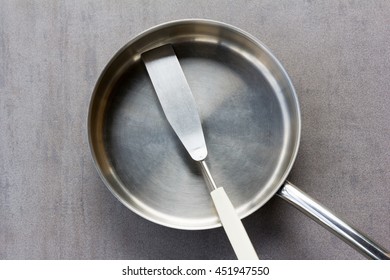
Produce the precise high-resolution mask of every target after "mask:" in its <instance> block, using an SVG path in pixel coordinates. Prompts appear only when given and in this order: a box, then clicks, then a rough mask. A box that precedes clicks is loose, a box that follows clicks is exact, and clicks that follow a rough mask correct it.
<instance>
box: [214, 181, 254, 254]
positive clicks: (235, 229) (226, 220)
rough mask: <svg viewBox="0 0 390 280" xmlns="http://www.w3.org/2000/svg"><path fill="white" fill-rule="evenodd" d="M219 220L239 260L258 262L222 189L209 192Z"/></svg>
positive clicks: (241, 225) (242, 227) (243, 229)
mask: <svg viewBox="0 0 390 280" xmlns="http://www.w3.org/2000/svg"><path fill="white" fill-rule="evenodd" d="M211 197H212V199H213V201H214V205H215V208H216V209H217V212H218V215H219V218H220V220H221V223H222V225H223V228H224V230H225V232H226V235H227V237H228V238H229V241H230V244H231V245H232V247H233V250H234V252H235V253H236V256H237V258H238V259H239V260H258V259H259V257H258V256H257V254H256V251H255V249H254V248H253V245H252V243H251V241H250V239H249V237H248V234H247V233H246V231H245V228H244V226H243V224H242V222H241V220H240V218H238V216H237V213H236V210H235V209H234V207H233V205H232V203H231V202H230V199H229V197H228V196H227V194H226V192H225V190H224V189H223V188H217V189H215V190H213V191H212V192H211Z"/></svg>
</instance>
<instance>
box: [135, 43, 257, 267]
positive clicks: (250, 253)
mask: <svg viewBox="0 0 390 280" xmlns="http://www.w3.org/2000/svg"><path fill="white" fill-rule="evenodd" d="M141 57H142V60H143V61H144V63H145V66H146V70H147V72H148V74H149V77H150V79H151V81H152V84H153V87H154V89H155V91H156V93H157V96H158V99H159V100H160V103H161V106H162V109H163V111H164V113H165V116H166V118H167V120H168V122H169V123H170V125H171V126H172V128H173V130H174V131H175V133H176V134H177V136H178V137H179V139H180V141H181V142H182V143H183V145H184V147H185V148H186V150H187V151H188V153H189V154H190V156H191V157H192V159H193V160H195V161H197V162H199V163H200V167H201V169H202V173H203V175H204V177H205V179H206V181H207V183H208V186H209V188H210V190H211V192H210V194H211V197H212V200H213V202H214V205H215V208H216V210H217V213H218V216H219V219H220V221H221V224H222V226H223V228H224V229H225V232H226V234H227V236H228V238H229V241H230V243H231V245H232V247H233V250H234V252H235V253H236V256H237V258H238V259H246V260H249V259H252V260H253V259H258V256H257V254H256V251H255V250H254V248H253V245H252V243H251V241H250V239H249V237H248V234H247V233H246V231H245V228H244V226H243V224H242V222H241V220H240V219H239V217H238V216H237V213H236V211H235V209H234V207H233V205H232V203H231V201H230V199H229V197H228V196H227V194H226V192H225V190H224V189H223V188H222V187H217V186H216V184H215V182H214V180H213V178H212V177H211V173H210V170H209V168H208V166H207V164H206V161H205V159H206V157H207V147H206V142H205V138H204V135H203V129H202V125H201V121H200V118H199V114H198V110H197V108H196V103H195V99H194V97H193V95H192V92H191V89H190V87H189V85H188V83H187V80H186V78H185V76H184V73H183V70H182V68H181V66H180V63H179V60H178V58H177V56H176V54H175V52H174V49H173V47H172V46H171V45H164V46H161V47H158V48H155V49H152V50H150V51H147V52H145V53H143V54H142V55H141Z"/></svg>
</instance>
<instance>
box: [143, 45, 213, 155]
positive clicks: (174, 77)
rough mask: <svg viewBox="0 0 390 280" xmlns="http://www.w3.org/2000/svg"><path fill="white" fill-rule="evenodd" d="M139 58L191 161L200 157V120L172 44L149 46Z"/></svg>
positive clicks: (203, 148) (202, 145) (204, 152)
mask: <svg viewBox="0 0 390 280" xmlns="http://www.w3.org/2000/svg"><path fill="white" fill-rule="evenodd" d="M142 60H143V61H144V63H145V66H146V70H147V71H148V74H149V77H150V78H151V80H152V83H153V87H154V89H155V91H156V93H157V96H158V99H159V101H160V103H161V106H162V108H163V111H164V113H165V116H166V118H167V120H168V122H169V123H170V125H171V126H172V128H173V130H174V131H175V133H176V134H177V136H178V137H179V139H180V141H181V142H182V143H183V145H184V147H185V148H186V150H187V151H188V153H189V154H190V156H191V157H192V158H193V159H194V160H195V161H201V160H204V159H205V158H206V156H207V147H206V142H205V139H204V135H203V129H202V124H201V121H200V118H199V114H198V110H197V108H196V103H195V100H194V97H193V95H192V92H191V89H190V87H189V85H188V83H187V80H186V77H185V76H184V73H183V70H182V68H181V66H180V63H179V60H178V59H177V56H176V54H175V51H174V50H173V47H172V46H171V45H164V46H161V47H158V48H155V49H152V50H150V51H148V52H145V53H143V54H142ZM161 65H163V67H161ZM162 70H164V71H162Z"/></svg>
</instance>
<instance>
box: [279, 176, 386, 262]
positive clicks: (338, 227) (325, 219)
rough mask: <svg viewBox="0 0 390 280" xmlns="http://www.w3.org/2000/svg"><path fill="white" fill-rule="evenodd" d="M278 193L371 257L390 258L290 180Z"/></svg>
mask: <svg viewBox="0 0 390 280" xmlns="http://www.w3.org/2000/svg"><path fill="white" fill-rule="evenodd" d="M277 195H278V196H280V197H281V198H283V199H284V200H286V201H287V202H289V203H291V204H292V205H293V206H294V207H296V208H297V209H299V210H300V211H302V212H303V213H304V214H306V215H308V216H309V217H310V218H312V219H313V220H314V221H316V222H318V223H319V224H320V225H322V226H324V227H325V228H326V229H328V230H330V231H331V232H333V233H335V234H336V235H337V236H338V237H340V238H341V239H342V240H344V241H345V242H346V243H348V244H349V245H350V246H352V247H353V248H355V249H356V250H357V251H358V252H360V253H362V254H363V255H365V256H367V257H368V258H371V259H378V260H389V259H390V253H389V252H387V251H386V250H385V249H383V248H381V247H380V246H379V245H378V244H376V243H375V242H373V241H372V240H370V239H369V238H368V237H366V236H364V235H363V234H362V233H361V232H359V231H358V230H356V229H354V228H353V227H351V226H350V225H348V224H347V223H345V222H344V221H342V220H341V219H339V218H338V217H336V216H335V215H334V214H333V213H332V212H331V211H329V210H328V209H327V208H325V207H324V206H322V205H321V204H320V203H318V202H317V201H316V200H314V199H313V198H311V197H310V196H309V195H307V194H306V193H304V192H302V191H301V190H300V189H298V188H297V187H296V186H294V185H293V184H291V183H290V182H285V183H284V185H283V186H282V187H281V188H280V189H279V191H278V192H277Z"/></svg>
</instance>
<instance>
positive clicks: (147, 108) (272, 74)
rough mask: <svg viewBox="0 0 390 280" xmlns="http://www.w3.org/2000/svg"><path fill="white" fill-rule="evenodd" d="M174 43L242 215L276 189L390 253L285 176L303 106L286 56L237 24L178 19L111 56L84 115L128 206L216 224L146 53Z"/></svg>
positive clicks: (146, 213) (213, 164)
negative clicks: (149, 68) (158, 90)
mask: <svg viewBox="0 0 390 280" xmlns="http://www.w3.org/2000/svg"><path fill="white" fill-rule="evenodd" d="M165 44H172V45H173V46H174V48H175V52H176V54H177V56H178V58H179V60H180V63H181V66H182V68H183V71H184V73H185V75H186V78H187V81H188V83H189V85H190V87H191V90H192V93H193V95H194V97H195V100H196V102H197V105H198V109H199V114H200V117H201V120H202V126H203V129H204V134H205V138H206V141H207V143H208V149H209V154H210V155H212V156H210V158H209V160H208V162H209V165H210V169H211V170H212V173H213V175H214V177H215V181H216V182H218V184H219V185H221V186H223V187H224V188H225V190H226V192H227V193H228V195H229V197H230V198H231V200H232V202H233V205H235V208H236V210H237V212H238V215H239V216H240V217H241V218H244V217H246V216H248V215H250V214H251V213H253V212H254V211H256V210H257V209H259V208H260V207H261V206H262V205H264V204H265V203H266V202H267V201H268V200H269V199H270V198H271V197H272V196H274V195H275V194H277V195H278V196H280V197H282V198H283V199H285V200H286V201H288V202H290V203H292V204H293V205H294V206H295V207H297V208H298V209H300V210H302V211H303V212H304V213H305V214H307V215H309V216H311V217H312V218H313V219H314V220H316V221H317V222H319V223H321V224H322V225H324V226H325V227H326V228H328V229H330V230H331V231H333V232H335V233H336V234H337V235H338V236H339V237H341V238H342V239H344V240H345V241H347V242H348V243H349V244H350V245H352V246H353V247H355V248H356V249H357V250H358V251H360V252H361V253H363V254H365V255H366V256H368V257H370V258H375V259H386V258H389V257H390V255H389V253H388V252H386V251H385V250H384V249H382V248H380V246H378V245H376V244H375V243H374V242H372V241H370V240H369V239H368V238H367V237H365V236H364V235H363V234H361V233H359V232H358V231H357V230H355V229H353V228H352V227H350V226H349V225H347V224H346V223H344V222H343V221H341V220H340V219H338V218H337V217H336V216H334V215H333V214H332V213H331V212H329V211H328V210H327V209H325V208H324V207H322V206H321V205H319V204H318V203H317V202H315V201H314V200H313V199H311V198H310V197H309V196H308V195H306V194H304V193H303V192H301V191H300V190H299V189H297V188H296V187H295V186H293V185H292V184H290V183H289V182H287V181H286V178H287V175H288V174H289V172H290V169H291V167H292V165H293V163H294V160H295V157H296V155H297V151H298V146H299V141H300V129H301V121H300V111H299V104H298V99H297V95H296V93H295V90H294V87H293V85H292V83H291V81H290V79H289V77H288V75H287V73H286V71H285V70H284V69H283V67H282V65H281V64H280V63H279V62H278V60H277V59H276V58H275V57H274V56H273V55H272V53H271V52H270V51H269V50H268V49H267V48H266V47H265V46H264V45H263V44H262V43H260V42H259V41H258V40H257V39H255V38H253V37H252V36H251V35H249V34H247V33H245V32H243V31H242V30H239V29H237V28H235V27H233V26H230V25H226V24H223V23H220V22H214V21H208V20H182V21H174V22H169V23H166V24H162V25H159V26H156V27H154V28H152V29H149V30H147V31H145V32H144V33H142V34H140V35H139V36H137V37H136V38H134V39H133V40H131V41H130V42H129V43H128V44H127V45H125V46H124V47H123V48H122V49H121V50H119V51H118V53H117V54H116V55H115V56H114V57H113V58H112V59H111V61H110V62H109V63H108V65H107V66H106V68H105V69H104V71H103V73H102V74H101V76H100V78H99V80H98V82H97V84H96V87H95V89H94V92H93V95H92V98H91V102H90V108H89V117H88V135H89V144H90V147H91V151H92V155H93V158H94V161H95V164H96V167H97V170H98V172H99V174H100V177H101V178H102V180H103V181H104V183H105V184H106V186H107V187H108V188H109V189H110V191H111V192H112V193H113V194H114V195H115V196H116V197H117V198H118V199H119V200H120V201H121V202H122V203H123V204H124V205H125V206H127V207H128V208H129V209H131V210H132V211H134V212H135V213H137V214H139V215H140V216H142V217H144V218H146V219H148V220H150V221H153V222H155V223H158V224H161V225H165V226H168V227H173V228H179V229H194V230H195V229H208V228H214V227H218V226H220V223H219V220H218V216H217V213H216V211H215V208H214V206H213V203H212V201H211V198H210V195H209V194H208V190H207V188H205V186H204V184H205V183H204V180H203V178H202V175H201V173H200V170H199V168H198V166H197V165H196V163H194V162H193V161H192V160H191V158H190V157H189V155H188V154H187V152H186V151H185V150H184V147H183V146H182V144H181V143H180V142H179V140H178V139H177V137H176V135H175V134H174V132H173V130H172V128H171V127H170V126H169V124H168V122H167V121H166V119H165V116H164V113H163V112H162V110H161V109H160V106H159V101H158V99H157V96H156V94H155V92H154V90H153V86H152V83H151V81H150V79H149V77H148V74H147V72H146V69H145V66H144V64H143V62H142V60H141V58H140V54H141V53H143V52H145V51H147V50H150V49H153V48H156V47H158V46H161V45H165Z"/></svg>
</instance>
